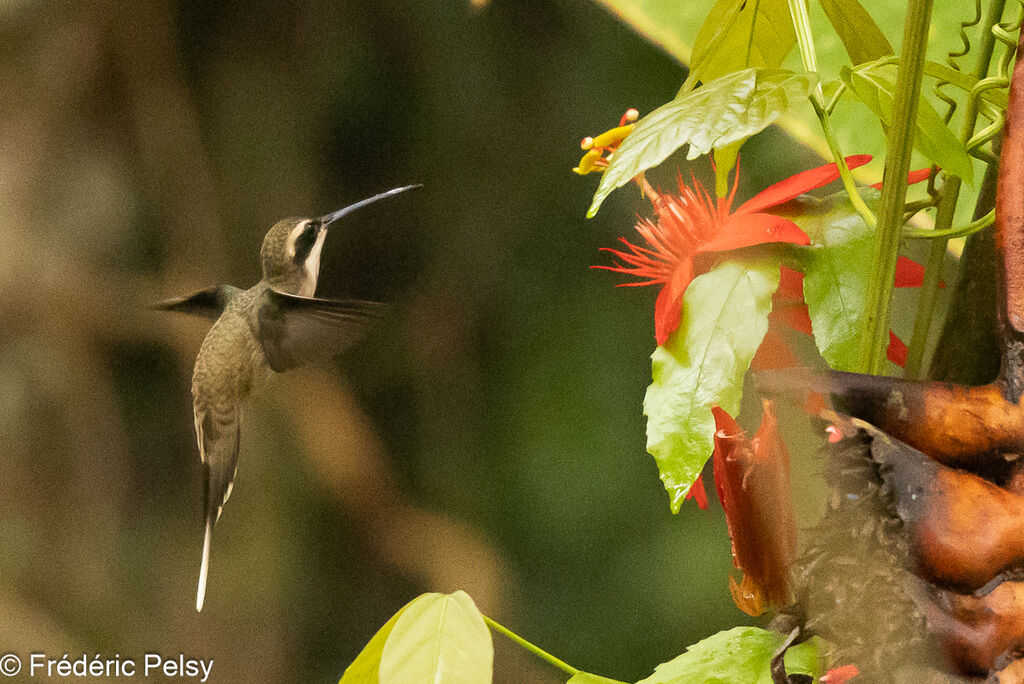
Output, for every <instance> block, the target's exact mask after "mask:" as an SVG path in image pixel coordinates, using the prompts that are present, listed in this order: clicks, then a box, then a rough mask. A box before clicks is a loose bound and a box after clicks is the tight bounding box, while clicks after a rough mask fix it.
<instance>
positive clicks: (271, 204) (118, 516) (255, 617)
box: [0, 0, 815, 682]
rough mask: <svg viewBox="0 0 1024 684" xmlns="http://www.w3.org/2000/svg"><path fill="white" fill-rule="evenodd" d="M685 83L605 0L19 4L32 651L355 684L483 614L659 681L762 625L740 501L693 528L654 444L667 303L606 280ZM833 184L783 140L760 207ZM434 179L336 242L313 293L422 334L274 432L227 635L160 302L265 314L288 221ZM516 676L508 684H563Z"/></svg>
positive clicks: (234, 562)
mask: <svg viewBox="0 0 1024 684" xmlns="http://www.w3.org/2000/svg"><path fill="white" fill-rule="evenodd" d="M696 28H697V27H694V33H695V32H696ZM684 76H685V72H684V70H683V69H682V67H680V66H679V65H678V64H677V63H675V62H673V61H672V60H670V59H669V58H667V57H666V56H664V55H662V54H661V53H659V52H658V51H657V50H656V49H655V48H653V47H651V46H650V45H648V44H646V43H645V42H643V41H642V40H641V39H640V38H639V37H638V36H635V35H634V34H632V33H631V32H630V31H629V30H628V29H627V28H626V27H625V26H623V25H621V24H620V23H618V22H617V21H616V20H615V19H614V18H613V17H611V16H610V15H609V14H607V13H606V12H605V11H604V10H602V9H601V8H600V7H598V6H597V5H595V4H591V3H589V2H584V1H583V0H558V1H554V2H552V1H540V0H513V1H499V2H493V3H491V4H489V5H486V6H483V7H473V6H472V5H471V4H469V3H468V2H462V1H453V2H442V3H438V2H425V1H417V2H408V1H405V2H399V1H398V0H375V1H373V2H370V1H369V0H359V1H348V2H343V3H336V2H328V1H326V0H321V1H313V2H304V3H291V2H270V1H268V0H263V1H258V2H237V1H235V2H218V3H210V2H202V1H200V0H183V1H181V2H169V1H162V0H152V1H149V2H140V3H122V2H115V1H114V0H96V1H91V2H84V3H59V2H45V1H44V0H3V1H2V2H0V86H2V87H0V92H2V93H3V99H2V104H0V240H2V246H0V291H2V292H3V297H2V299H0V453H2V458H3V461H2V464H3V477H2V478H0V547H2V549H3V552H2V553H0V652H7V651H13V652H15V653H18V654H21V655H22V656H23V658H24V656H25V655H27V654H28V653H30V652H32V651H44V652H46V653H48V654H50V655H51V656H53V657H60V656H61V655H62V654H64V653H68V654H70V655H71V656H72V657H75V656H76V655H80V654H81V653H83V652H84V653H87V654H95V653H99V654H103V655H105V656H108V657H112V656H113V654H115V653H119V654H121V655H122V656H124V657H135V658H141V657H142V655H143V654H144V653H145V652H147V651H157V652H160V653H163V654H165V655H173V654H177V653H181V652H183V653H185V654H186V655H187V656H189V657H202V658H213V659H214V667H213V675H212V677H211V681H216V682H238V681H257V682H290V681H296V682H299V681H301V682H332V681H337V679H338V678H339V677H340V675H341V673H342V671H343V670H344V668H345V667H346V665H347V664H348V663H349V662H350V661H351V660H352V659H353V658H354V657H355V655H356V654H357V653H358V651H359V649H360V648H361V647H362V645H363V644H364V643H365V642H366V641H367V640H368V639H369V638H370V636H371V635H372V634H373V632H374V631H375V630H376V629H377V628H378V627H379V626H380V625H381V624H383V623H384V622H385V621H386V620H387V618H388V617H389V616H390V615H391V614H392V613H393V612H394V611H395V610H397V609H398V608H399V607H400V606H402V605H403V604H404V603H406V602H407V601H408V600H410V599H411V598H413V597H414V596H415V595H416V594H418V593H420V592H423V591H452V590H455V589H459V588H461V589H465V590H467V591H468V592H469V593H470V594H471V595H472V596H473V597H474V598H475V599H476V600H477V602H478V604H479V605H480V607H481V608H482V609H483V610H484V612H486V613H487V614H489V615H490V616H492V617H494V618H495V619H497V620H498V621H500V622H502V623H504V624H506V625H507V626H509V627H510V628H512V629H513V630H515V631H517V632H519V633H521V634H523V635H524V636H526V637H527V638H529V639H530V640H531V641H533V642H535V643H537V644H539V645H541V646H542V647H544V648H546V649H547V650H549V651H551V652H553V653H555V654H556V655H558V656H559V657H561V658H563V659H564V660H566V661H568V662H570V663H572V664H573V665H575V666H577V667H581V668H584V669H586V670H589V671H592V672H598V673H601V674H604V675H607V676H611V677H616V678H620V679H625V680H635V679H637V678H640V677H643V676H646V675H647V674H649V673H650V671H651V670H652V669H653V667H654V666H655V665H656V664H657V663H659V662H662V661H664V660H668V659H670V658H671V657H673V656H675V655H677V654H678V653H680V652H681V651H682V650H683V648H684V647H685V646H686V645H688V644H690V643H692V642H694V641H696V640H698V639H700V638H702V637H704V636H706V635H708V634H710V633H712V632H714V631H717V630H719V629H722V628H725V627H728V626H732V625H735V624H737V623H740V622H744V621H747V620H748V618H746V616H744V615H743V614H742V613H740V612H739V611H738V610H737V609H735V608H734V607H733V606H732V603H731V601H730V599H729V595H728V591H727V584H726V577H727V573H728V571H729V569H730V555H729V542H728V538H727V536H726V533H725V525H724V520H723V517H722V515H721V510H720V508H718V506H717V504H714V503H713V504H712V506H711V510H710V511H709V512H707V513H702V512H700V511H699V510H697V509H696V507H695V506H693V505H687V506H685V507H684V509H683V511H682V512H681V513H680V514H679V515H678V516H675V517H673V516H671V515H670V513H669V510H668V499H667V496H666V495H665V493H664V491H663V489H662V487H661V483H660V481H659V479H658V475H657V469H656V468H655V465H654V461H653V459H652V458H650V457H649V456H647V455H646V454H645V452H644V442H645V438H644V419H643V416H642V408H641V402H642V399H643V395H644V390H645V388H646V385H647V384H648V382H649V378H650V365H649V359H648V356H649V354H650V353H651V351H652V350H653V348H654V340H653V323H652V318H653V302H654V295H655V292H654V291H653V289H647V290H616V289H615V288H614V287H613V285H614V284H615V283H617V282H621V279H620V278H618V277H617V276H615V275H612V274H607V273H602V272H595V271H591V270H589V266H590V265H591V264H595V263H607V260H606V257H605V255H603V254H602V253H600V252H599V251H598V248H599V247H601V246H610V245H612V244H613V243H614V240H615V238H617V237H618V236H620V235H628V234H629V232H630V231H631V229H632V228H631V227H632V224H633V222H634V220H635V214H636V213H637V212H645V211H647V209H646V207H645V206H644V202H643V201H642V199H641V198H640V197H639V195H638V194H637V193H635V192H632V191H630V190H628V189H627V190H623V191H620V192H618V193H616V194H615V195H613V197H612V198H611V199H610V200H609V201H608V202H607V203H606V204H605V208H604V209H603V210H602V212H601V214H600V215H599V216H598V217H597V218H596V219H593V220H590V221H587V220H585V219H584V218H583V217H584V212H585V210H586V208H587V206H588V204H589V200H590V196H591V194H592V192H593V190H594V188H595V187H596V183H597V180H596V177H589V178H586V179H581V178H579V177H577V176H575V175H573V174H572V173H571V172H570V168H571V167H572V166H574V165H575V164H576V162H577V161H578V158H579V155H580V151H579V148H578V142H579V140H580V138H581V137H583V136H584V135H588V134H590V135H593V134H596V133H599V132H601V131H603V130H605V129H607V128H609V127H611V126H612V125H614V124H615V123H616V122H617V121H618V118H619V116H620V115H621V113H622V112H623V111H624V110H625V109H627V108H628V107H630V106H635V107H637V108H638V109H639V110H640V111H641V112H647V111H650V110H651V109H653V108H654V107H656V106H658V105H659V104H661V103H663V102H665V101H666V100H668V99H670V98H671V97H672V96H673V95H674V93H675V92H676V90H677V89H678V87H679V84H680V83H681V82H682V80H683V78H684ZM814 163H815V160H814V158H812V157H811V156H810V154H809V153H808V152H806V151H804V150H802V149H801V148H797V147H796V146H794V145H793V144H792V143H790V142H789V141H788V140H787V139H786V138H784V137H783V136H782V135H781V134H779V133H777V132H774V131H768V132H766V133H765V134H763V135H762V136H759V137H758V138H756V139H754V140H753V141H752V142H751V143H750V144H749V145H748V146H747V147H745V148H744V158H743V173H744V180H743V181H742V182H741V189H740V195H741V196H744V197H746V196H750V195H752V194H753V192H754V191H756V190H757V189H758V188H760V187H764V186H765V185H766V184H768V183H770V182H773V181H775V180H779V179H781V178H782V177H784V176H785V175H788V174H789V173H792V172H794V171H797V170H799V169H801V168H806V167H807V166H808V165H811V164H814ZM768 164H770V165H771V170H770V171H769V170H768V169H767V168H764V169H762V166H765V167H767V165H768ZM695 168H696V169H697V171H698V172H699V173H701V174H703V175H704V177H705V178H706V177H707V171H708V170H707V169H706V168H705V167H704V166H702V165H701V163H698V164H697V165H696V166H695ZM672 173H673V171H672V170H671V169H669V170H668V171H666V175H665V177H664V180H663V182H665V183H666V184H667V183H668V182H671V181H670V176H671V174H672ZM412 182H418V183H423V184H424V186H425V188H424V189H423V190H421V191H420V192H418V193H416V194H411V195H407V196H403V197H402V198H400V199H396V200H393V201H389V202H386V203H382V204H379V205H376V206H375V207H373V208H372V209H367V210H365V211H364V212H361V213H360V214H358V215H356V216H354V217H353V218H352V219H351V220H349V221H348V222H347V223H345V224H344V225H343V226H342V227H341V228H340V229H338V230H334V231H333V232H332V233H331V235H330V237H329V238H328V241H327V244H326V247H325V250H324V258H323V266H322V271H321V280H320V286H319V289H318V293H319V294H321V295H323V296H357V297H363V298H372V299H378V300H383V301H388V302H390V303H392V304H393V307H392V309H391V314H390V316H389V317H388V320H387V322H386V324H385V325H384V326H383V327H382V329H380V330H379V331H377V332H376V333H375V334H374V335H373V336H372V337H371V338H370V339H368V340H367V341H366V342H365V343H363V344H362V345H360V347H359V348H357V349H356V350H354V352H353V353H350V354H348V355H347V356H346V357H344V358H342V359H339V360H338V362H337V363H336V364H332V365H329V366H328V367H320V368H313V369H306V370H302V371H297V372H295V373H290V374H287V375H284V376H281V377H278V378H276V379H275V380H274V381H273V382H272V383H271V384H270V385H269V386H268V387H267V388H266V389H265V391H264V393H263V394H262V396H261V397H260V398H259V399H258V400H257V401H256V402H254V404H253V406H252V408H251V410H250V411H249V413H248V415H247V418H246V424H245V429H244V436H243V446H242V458H241V466H240V468H239V474H238V480H237V487H236V488H235V493H234V496H233V497H232V500H231V502H230V504H229V505H228V506H227V507H226V509H225V514H224V516H223V517H222V519H221V522H220V524H219V525H218V527H217V530H216V534H215V535H214V544H213V555H212V564H211V576H210V585H209V593H208V596H207V603H206V608H205V609H204V611H203V612H202V613H201V614H197V613H196V612H195V610H194V607H193V604H194V592H195V583H196V579H197V574H198V569H199V556H200V545H201V536H202V520H201V509H202V505H201V497H202V484H201V481H200V464H199V458H198V453H197V449H196V445H195V436H194V432H193V425H192V414H191V398H190V395H189V382H190V378H191V369H192V363H193V361H194V358H195V354H196V352H197V350H198V347H199V344H200V342H201V340H202V338H203V336H204V335H205V333H206V329H207V325H206V324H205V322H203V321H200V320H192V319H189V318H187V317H176V316H173V315H169V314H157V313H153V312H150V311H147V310H146V309H145V304H146V303H147V302H151V301H155V300H157V299H161V298H165V297H169V296H173V295H176V294H183V293H187V292H190V291H192V290H195V289H198V288H201V287H206V286H208V285H212V284H216V283H218V282H230V283H233V284H235V285H239V286H245V287H247V286H249V285H251V284H252V283H253V282H255V281H256V280H258V278H259V262H258V250H259V245H260V241H261V239H262V237H263V234H264V233H265V232H266V230H267V229H268V228H269V227H270V225H271V224H272V223H273V222H274V221H276V220H277V219H279V218H282V217H284V216H291V215H302V216H306V215H320V214H323V213H326V212H327V211H330V210H333V209H336V208H338V207H340V206H343V205H345V204H347V203H349V202H352V201H354V200H356V199H360V198H362V197H364V196H367V195H370V194H373V193H375V192H378V191H380V190H383V189H386V188H388V187H392V186H396V185H402V184H406V183H412ZM709 484H710V483H709ZM496 649H497V660H496V681H498V682H525V681H529V682H534V681H536V682H558V681H563V680H564V677H563V676H561V675H560V673H559V672H557V671H555V670H553V669H551V668H549V667H548V666H546V665H544V664H542V663H539V662H537V661H534V660H532V659H530V658H528V657H527V656H525V655H523V654H522V653H521V652H519V651H518V650H517V649H515V648H514V647H512V646H511V645H510V644H508V642H505V641H503V640H501V639H496Z"/></svg>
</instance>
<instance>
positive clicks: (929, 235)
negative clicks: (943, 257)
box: [903, 211, 996, 249]
mask: <svg viewBox="0 0 1024 684" xmlns="http://www.w3.org/2000/svg"><path fill="white" fill-rule="evenodd" d="M995 221H996V212H995V211H990V212H988V213H987V214H985V215H984V216H982V217H981V218H978V219H975V220H973V221H971V222H970V223H968V224H967V225H963V226H956V227H955V228H943V229H941V230H938V229H931V228H904V229H903V237H906V238H923V239H926V240H928V239H930V240H935V241H939V242H941V241H943V240H952V239H953V238H962V237H967V236H968V235H974V234H975V233H977V232H978V231H979V230H985V229H986V228H988V227H989V226H991V225H992V224H993V223H995ZM943 249H945V247H943Z"/></svg>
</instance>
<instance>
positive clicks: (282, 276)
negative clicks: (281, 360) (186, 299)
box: [260, 185, 420, 297]
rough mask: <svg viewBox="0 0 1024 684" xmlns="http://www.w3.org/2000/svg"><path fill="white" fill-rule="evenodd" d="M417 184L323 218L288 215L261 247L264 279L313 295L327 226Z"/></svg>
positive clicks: (287, 289)
mask: <svg viewBox="0 0 1024 684" xmlns="http://www.w3.org/2000/svg"><path fill="white" fill-rule="evenodd" d="M418 187H420V186H419V185H406V186H404V187H401V188H394V189H392V190H388V191H387V192H382V193H380V194H379V195H374V196H373V197H368V198H367V199H364V200H361V201H359V202H356V203H355V204H350V205H348V206H347V207H345V208H344V209H339V210H338V211H335V212H332V213H330V214H327V215H326V216H321V217H320V218H287V219H283V220H281V221H278V222H277V223H275V224H274V225H273V227H272V228H271V229H270V230H269V231H268V232H267V235H266V237H264V238H263V247H262V248H261V249H260V258H261V260H262V262H263V279H264V280H265V281H267V283H268V284H269V285H270V286H271V287H273V288H274V289H275V290H278V291H280V292H287V293H289V294H297V295H301V296H303V297H312V296H313V293H314V292H315V291H316V281H317V278H318V277H319V275H320V252H321V250H322V249H323V246H324V239H325V238H326V237H327V227H328V226H329V225H331V224H332V223H334V222H335V221H337V220H338V219H340V218H342V217H343V216H346V215H348V214H350V213H352V212H353V211H355V210H356V209H360V208H362V207H365V206H366V205H368V204H372V203H374V202H376V201H377V200H381V199H384V198H385V197H391V196H392V195H397V194H398V193H401V192H405V191H406V190H412V189H413V188H418Z"/></svg>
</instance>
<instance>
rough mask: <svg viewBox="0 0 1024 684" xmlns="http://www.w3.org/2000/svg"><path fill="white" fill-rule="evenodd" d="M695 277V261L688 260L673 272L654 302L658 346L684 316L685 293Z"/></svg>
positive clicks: (655, 332) (672, 331) (674, 329)
mask: <svg viewBox="0 0 1024 684" xmlns="http://www.w3.org/2000/svg"><path fill="white" fill-rule="evenodd" d="M692 279H693V262H691V261H689V260H686V261H682V262H680V263H679V266H678V267H677V268H676V270H675V271H674V272H673V273H672V279H671V280H670V281H668V282H667V283H665V286H664V287H662V288H661V292H659V293H658V299H657V300H656V301H655V302H654V339H655V340H657V342H658V346H663V345H664V344H665V342H667V341H668V338H669V335H671V334H672V333H674V332H675V331H676V328H678V327H679V323H680V321H681V320H682V318H683V294H684V293H685V292H686V288H687V286H688V285H689V284H690V281H691V280H692Z"/></svg>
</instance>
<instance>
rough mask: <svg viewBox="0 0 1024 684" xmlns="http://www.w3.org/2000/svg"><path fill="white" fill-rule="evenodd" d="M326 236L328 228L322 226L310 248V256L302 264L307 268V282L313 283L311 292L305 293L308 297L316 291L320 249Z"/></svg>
mask: <svg viewBox="0 0 1024 684" xmlns="http://www.w3.org/2000/svg"><path fill="white" fill-rule="evenodd" d="M326 238H327V229H326V228H321V229H320V232H319V233H318V234H317V236H316V242H315V243H314V244H313V249H311V250H309V256H307V257H306V261H305V262H304V263H303V264H302V267H303V268H304V269H306V283H307V284H308V285H311V287H310V291H309V294H307V295H305V296H306V297H312V296H313V292H315V291H316V281H317V278H318V277H319V276H320V251H321V250H322V249H323V248H324V240H325V239H326Z"/></svg>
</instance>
